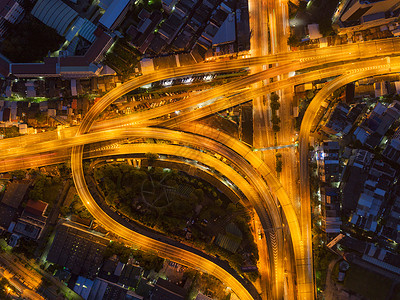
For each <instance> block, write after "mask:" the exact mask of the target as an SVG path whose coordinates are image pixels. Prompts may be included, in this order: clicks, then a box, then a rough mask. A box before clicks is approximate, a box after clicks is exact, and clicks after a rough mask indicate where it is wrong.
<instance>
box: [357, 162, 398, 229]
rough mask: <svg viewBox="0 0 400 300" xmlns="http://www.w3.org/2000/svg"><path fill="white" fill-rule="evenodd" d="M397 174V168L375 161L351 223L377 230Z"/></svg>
mask: <svg viewBox="0 0 400 300" xmlns="http://www.w3.org/2000/svg"><path fill="white" fill-rule="evenodd" d="M395 175H396V170H395V169H393V168H392V167H391V166H390V165H388V164H386V163H384V162H382V161H378V160H375V161H374V162H373V164H372V166H371V168H370V170H369V172H368V177H367V179H366V181H365V182H364V188H363V191H362V193H361V195H360V198H359V199H358V203H357V207H356V210H355V212H354V213H353V215H352V218H351V221H350V222H351V223H353V224H354V225H355V226H357V227H359V228H361V229H364V230H366V231H372V232H375V231H376V229H377V225H378V219H379V217H380V214H381V212H382V208H383V204H384V202H385V200H386V199H387V198H388V196H389V193H390V190H391V186H392V184H393V179H394V178H395Z"/></svg>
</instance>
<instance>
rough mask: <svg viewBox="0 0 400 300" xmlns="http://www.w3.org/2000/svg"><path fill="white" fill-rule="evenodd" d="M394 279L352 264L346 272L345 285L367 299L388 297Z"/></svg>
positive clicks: (373, 299)
mask: <svg viewBox="0 0 400 300" xmlns="http://www.w3.org/2000/svg"><path fill="white" fill-rule="evenodd" d="M391 284H392V281H391V280H390V279H389V278H386V277H384V276H382V275H380V274H377V273H374V272H371V271H368V270H367V269H364V268H362V267H359V266H357V265H354V264H352V265H351V266H350V269H349V270H348V271H347V272H346V277H345V280H344V285H345V287H346V288H347V289H349V290H352V291H354V292H356V293H358V294H360V295H362V296H364V297H366V298H367V299H371V300H375V299H376V300H379V299H386V297H387V294H388V292H389V290H390V286H391Z"/></svg>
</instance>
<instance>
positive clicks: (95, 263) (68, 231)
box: [47, 223, 110, 299]
mask: <svg viewBox="0 0 400 300" xmlns="http://www.w3.org/2000/svg"><path fill="white" fill-rule="evenodd" d="M109 242H110V240H109V239H106V238H103V237H101V236H99V235H97V234H94V233H91V232H89V231H86V230H85V229H83V228H80V227H79V228H78V227H74V226H72V225H69V224H65V223H64V224H63V225H61V226H59V227H58V228H57V231H56V235H55V237H54V240H53V243H52V245H51V248H50V251H49V254H48V256H47V260H48V261H49V262H52V263H56V264H58V265H60V266H65V267H66V268H67V269H69V270H70V271H71V273H72V274H76V275H78V274H79V275H82V276H85V277H88V278H89V279H90V278H94V277H95V275H96V274H97V272H98V270H99V268H100V266H101V263H102V261H103V253H104V251H105V249H106V247H107V245H108V244H109ZM100 299H101V298H100Z"/></svg>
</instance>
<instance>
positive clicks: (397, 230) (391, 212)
mask: <svg viewBox="0 0 400 300" xmlns="http://www.w3.org/2000/svg"><path fill="white" fill-rule="evenodd" d="M393 198H394V200H393V203H392V205H391V206H390V208H387V210H388V211H387V214H386V216H385V220H386V222H385V225H384V226H383V228H382V231H381V232H380V234H381V235H382V236H384V237H385V238H387V239H389V240H392V241H394V242H396V243H397V244H400V195H399V192H397V194H396V195H395V196H394V197H393Z"/></svg>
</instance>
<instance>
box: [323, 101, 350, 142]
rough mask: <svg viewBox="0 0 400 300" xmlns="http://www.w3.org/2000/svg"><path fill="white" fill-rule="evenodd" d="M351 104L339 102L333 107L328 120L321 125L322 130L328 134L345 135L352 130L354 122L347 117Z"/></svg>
mask: <svg viewBox="0 0 400 300" xmlns="http://www.w3.org/2000/svg"><path fill="white" fill-rule="evenodd" d="M349 112H350V106H348V105H347V104H345V103H342V102H339V104H338V105H337V106H336V107H335V108H334V109H333V111H332V113H331V114H330V116H329V118H328V121H327V122H326V123H325V124H324V125H322V126H321V130H322V131H323V132H325V133H327V134H331V135H336V136H338V137H339V136H343V135H347V134H348V133H349V132H350V129H351V127H352V125H353V124H352V122H350V120H349V119H348V118H347V115H348V113H349Z"/></svg>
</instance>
